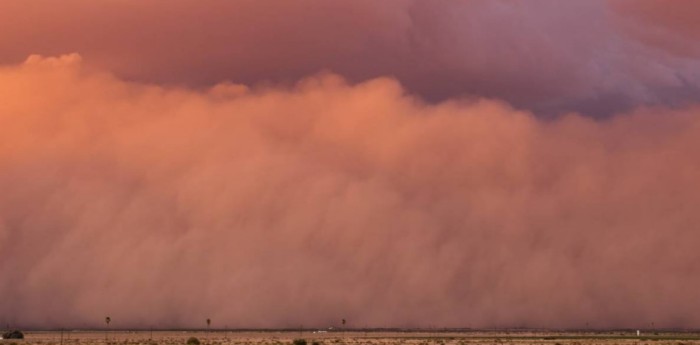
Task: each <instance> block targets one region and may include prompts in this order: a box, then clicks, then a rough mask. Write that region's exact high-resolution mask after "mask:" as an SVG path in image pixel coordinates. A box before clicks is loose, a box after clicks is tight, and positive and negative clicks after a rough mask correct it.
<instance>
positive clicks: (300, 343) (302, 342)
mask: <svg viewBox="0 0 700 345" xmlns="http://www.w3.org/2000/svg"><path fill="white" fill-rule="evenodd" d="M292 344H294V345H306V339H294V341H293V342H292Z"/></svg>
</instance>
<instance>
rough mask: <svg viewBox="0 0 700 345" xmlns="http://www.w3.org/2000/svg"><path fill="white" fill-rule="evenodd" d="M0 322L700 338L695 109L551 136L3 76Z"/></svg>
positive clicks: (314, 87)
mask: <svg viewBox="0 0 700 345" xmlns="http://www.w3.org/2000/svg"><path fill="white" fill-rule="evenodd" d="M0 94H2V95H4V97H3V98H4V99H3V101H2V102H0V123H1V124H2V126H0V138H2V140H0V190H1V191H2V193H0V248H2V250H1V251H0V277H2V280H0V296H2V297H3V299H2V303H0V315H1V317H3V318H4V319H5V320H0V321H6V322H9V323H11V324H15V325H22V326H34V327H59V326H61V327H76V326H97V325H100V324H101V323H102V320H103V318H104V316H105V315H110V316H111V317H112V319H113V326H114V327H149V326H156V327H197V326H201V325H202V320H204V319H205V318H207V317H210V318H212V319H213V320H214V326H223V325H228V326H229V327H263V326H265V327H285V326H291V327H296V326H298V325H300V324H303V325H306V326H307V327H309V326H328V325H333V324H337V323H338V320H340V319H341V318H346V319H348V320H349V324H350V325H351V326H354V327H361V326H375V327H381V326H425V325H427V324H430V325H435V326H453V327H460V326H470V327H494V326H531V327H575V326H582V325H584V324H586V323H588V324H590V325H591V326H593V327H644V326H647V325H649V324H650V323H651V322H654V323H655V325H656V326H657V327H692V326H694V325H697V323H698V322H700V319H699V316H698V314H697V310H698V308H699V307H700V305H698V302H697V298H695V297H696V295H697V286H698V284H699V283H700V281H699V279H700V274H699V273H700V272H698V270H699V268H698V266H697V265H696V262H697V261H698V259H700V257H698V252H697V250H696V248H695V247H696V244H697V243H698V241H699V240H700V238H699V236H700V234H698V232H697V231H696V225H697V224H698V223H699V222H700V215H699V214H698V212H697V211H696V210H695V207H696V205H698V204H699V203H700V184H699V183H698V176H700V158H698V157H700V156H698V154H697V153H698V147H700V110H699V109H698V108H697V107H695V106H691V107H686V108H683V109H676V110H670V109H666V108H648V109H639V110H637V111H635V112H633V113H628V114H618V115H616V116H613V117H611V118H609V119H607V120H604V121H594V120H591V119H590V118H587V117H584V116H579V115H567V116H562V117H560V118H558V119H556V120H550V121H544V120H541V119H538V117H537V116H536V115H534V114H532V113H529V112H525V111H520V110H517V109H515V108H513V107H511V106H509V105H507V104H506V103H503V102H501V101H497V100H483V99H473V100H470V101H458V100H452V101H446V102H442V103H436V104H430V103H424V102H422V101H420V100H419V99H417V98H416V97H414V96H410V95H407V94H406V91H405V89H404V88H403V87H402V86H401V84H400V83H398V82H397V81H396V80H395V79H392V78H377V79H372V80H369V81H367V82H363V83H359V84H349V83H347V82H346V81H344V80H343V78H341V77H339V76H337V75H333V74H321V75H317V76H313V77H309V78H306V79H304V80H303V81H301V82H300V83H298V84H296V85H293V86H290V87H272V86H260V87H252V88H250V87H247V86H243V85H235V84H230V83H222V84H218V85H216V86H215V87H213V88H211V89H208V90H205V91H198V90H193V89H189V88H179V87H163V86H158V85H151V84H144V83H140V82H125V81H124V80H122V79H120V78H118V77H115V76H113V75H111V74H109V73H107V72H106V71H104V70H101V69H96V68H94V66H93V67H90V66H89V64H88V66H85V65H84V63H83V62H81V58H80V56H78V55H69V56H62V57H56V58H41V57H39V56H33V57H30V58H29V59H27V60H26V62H24V63H23V64H21V65H8V66H5V67H1V68H0Z"/></svg>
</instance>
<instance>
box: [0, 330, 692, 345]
mask: <svg viewBox="0 0 700 345" xmlns="http://www.w3.org/2000/svg"><path fill="white" fill-rule="evenodd" d="M190 337H196V338H198V339H199V340H200V342H201V344H202V345H242V344H261V345H281V344H292V341H293V340H294V339H298V338H302V339H305V340H306V341H307V342H308V344H309V345H312V344H313V343H314V342H318V343H319V344H327V345H331V344H372V345H384V344H386V345H389V344H402V345H429V344H437V345H450V344H452V345H519V344H523V345H617V344H620V345H700V333H699V332H647V333H644V332H642V334H641V336H640V337H637V336H636V333H635V332H632V331H626V332H623V331H619V332H524V331H518V332H477V331H470V332H428V331H420V332H418V331H412V332H398V331H391V332H378V331H369V332H364V331H347V332H339V331H336V332H314V331H310V330H304V331H264V332H263V331H259V332H241V331H211V332H206V331H153V332H150V331H110V332H104V331H65V332H62V333H61V332H56V331H50V332H45V331H41V332H39V331H34V332H32V331H28V332H25V339H24V340H10V339H5V340H2V341H0V344H2V345H6V344H7V345H9V344H12V343H17V345H29V344H39V345H61V344H63V345H90V344H100V345H185V344H186V342H187V339H188V338H190ZM105 338H106V339H105Z"/></svg>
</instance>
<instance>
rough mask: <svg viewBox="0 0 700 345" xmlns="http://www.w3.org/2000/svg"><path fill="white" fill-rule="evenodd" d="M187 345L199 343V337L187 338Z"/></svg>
mask: <svg viewBox="0 0 700 345" xmlns="http://www.w3.org/2000/svg"><path fill="white" fill-rule="evenodd" d="M187 345H199V339H197V338H195V337H190V338H189V339H187Z"/></svg>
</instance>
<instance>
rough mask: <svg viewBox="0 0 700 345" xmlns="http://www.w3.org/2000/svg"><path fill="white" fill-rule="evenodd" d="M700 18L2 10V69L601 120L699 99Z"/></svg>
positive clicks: (220, 1) (241, 3)
mask: <svg viewBox="0 0 700 345" xmlns="http://www.w3.org/2000/svg"><path fill="white" fill-rule="evenodd" d="M669 1H671V2H672V4H673V5H669ZM697 18H700V6H699V5H698V1H696V0H611V1H603V0H579V1H559V0H520V1H518V0H515V1H508V0H470V1H425V0H391V1H376V0H348V1H326V0H297V1H287V0H266V1H265V2H264V3H261V2H260V1H255V0H196V1H192V0H190V1H187V0H149V1H139V0H101V1H85V0H61V3H60V4H56V1H55V0H33V1H0V63H5V64H8V63H19V62H21V61H22V60H24V59H25V58H26V57H27V56H28V55H29V54H43V55H46V56H56V55H60V54H65V53H67V52H74V51H77V52H79V53H80V54H81V55H82V56H83V57H84V58H85V63H86V64H88V65H90V66H93V67H96V68H99V69H105V70H109V71H111V72H113V73H115V74H116V75H118V76H120V77H121V78H122V79H126V80H133V81H141V82H148V83H157V84H164V83H165V84H177V85H187V86H189V87H195V88H200V89H201V88H207V87H209V86H211V85H214V84H216V83H219V82H221V81H223V80H232V81H234V82H237V83H245V84H247V85H251V84H253V85H254V84H257V83H259V82H261V81H263V82H271V83H294V82H295V81H297V80H298V79H301V78H305V77H307V76H309V75H313V74H316V73H318V72H320V71H324V70H328V71H332V72H334V73H337V74H340V75H342V76H343V77H344V78H346V79H347V80H349V81H350V82H352V83H356V82H362V81H366V80H371V79H374V78H378V77H385V76H392V77H394V78H396V79H397V80H398V81H399V82H401V84H402V85H403V86H404V87H405V88H406V89H407V90H409V91H410V92H411V93H414V94H417V95H420V96H421V97H423V98H424V99H426V100H428V101H430V102H439V101H443V100H447V99H450V98H454V97H461V96H464V95H470V96H477V97H489V98H497V99H501V100H504V101H506V102H508V103H509V104H512V105H514V106H515V107H517V108H519V109H528V110H532V111H534V112H536V113H537V114H538V116H540V117H544V116H546V117H552V116H555V115H559V114H561V113H566V112H570V111H575V112H579V113H582V114H585V115H586V116H591V117H596V118H602V117H606V116H609V115H612V114H614V113H618V112H627V111H630V110H632V109H634V108H635V107H636V106H638V105H661V106H673V107H683V106H687V105H688V104H690V103H693V102H694V101H695V100H696V99H697V95H698V94H700V59H699V58H700V39H698V38H699V37H700V25H698V24H697V23H699V22H700V21H698V20H697Z"/></svg>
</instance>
